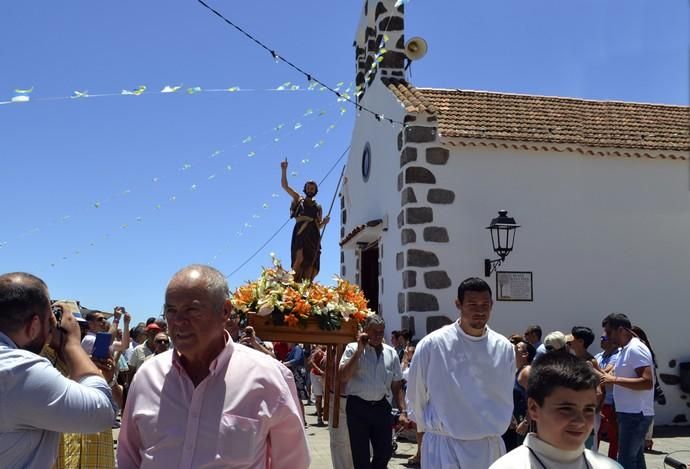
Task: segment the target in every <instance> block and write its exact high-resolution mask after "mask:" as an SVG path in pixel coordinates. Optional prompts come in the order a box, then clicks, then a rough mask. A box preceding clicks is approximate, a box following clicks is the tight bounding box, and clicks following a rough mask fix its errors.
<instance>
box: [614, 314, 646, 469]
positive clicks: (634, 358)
mask: <svg viewBox="0 0 690 469" xmlns="http://www.w3.org/2000/svg"><path fill="white" fill-rule="evenodd" d="M601 325H602V327H603V328H604V332H605V333H606V337H608V338H609V340H611V341H612V342H613V344H614V345H617V346H619V347H621V351H620V353H619V356H618V360H617V361H616V365H615V366H614V369H613V373H604V374H603V376H602V378H601V382H602V383H604V384H612V385H613V399H614V401H615V403H616V417H617V419H618V462H619V463H620V464H621V465H622V466H623V467H625V468H626V469H645V468H646V467H647V466H646V464H645V460H644V440H645V434H646V433H647V430H648V429H649V425H650V424H651V423H652V419H653V418H654V362H653V360H652V354H651V352H650V351H649V349H648V348H647V346H646V345H645V344H644V343H642V341H641V340H640V339H638V338H637V337H636V336H635V334H633V332H632V330H631V329H632V324H631V323H630V319H628V317H627V316H626V315H625V314H621V313H613V314H609V315H608V316H606V317H605V318H604V320H603V321H602V323H601Z"/></svg>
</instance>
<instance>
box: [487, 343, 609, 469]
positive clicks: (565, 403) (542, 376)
mask: <svg viewBox="0 0 690 469" xmlns="http://www.w3.org/2000/svg"><path fill="white" fill-rule="evenodd" d="M598 384H599V378H598V377H597V375H596V374H595V373H594V371H593V369H592V367H591V366H589V365H588V364H587V363H586V362H583V361H582V360H579V359H578V358H577V357H575V356H573V355H571V354H569V353H567V352H561V351H554V352H548V353H546V354H545V355H542V356H541V357H539V358H537V359H536V360H535V362H534V363H533V364H532V369H531V371H530V377H529V382H528V384H527V411H528V412H529V415H530V418H531V419H532V421H534V422H536V423H537V433H530V434H528V435H527V438H525V442H524V443H523V444H522V446H519V447H518V448H515V449H514V450H513V451H511V452H510V453H508V454H506V455H505V456H503V457H502V458H501V459H499V460H498V461H496V462H495V463H494V464H493V465H492V466H491V468H490V469H547V468H548V469H551V468H558V469H620V468H621V467H622V466H621V465H620V464H618V463H617V462H615V461H614V460H612V459H609V458H607V457H606V456H604V455H601V454H598V453H595V452H593V451H590V450H588V449H585V445H584V444H585V440H586V439H587V437H588V436H589V435H590V433H592V427H593V426H594V416H595V414H596V413H597V394H596V388H597V386H598Z"/></svg>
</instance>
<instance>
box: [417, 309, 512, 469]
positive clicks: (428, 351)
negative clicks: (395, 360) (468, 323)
mask: <svg viewBox="0 0 690 469" xmlns="http://www.w3.org/2000/svg"><path fill="white" fill-rule="evenodd" d="M409 376H410V377H409V381H410V383H411V384H412V386H409V385H408V388H407V397H408V399H409V402H410V407H411V408H412V410H413V412H414V415H415V419H416V421H417V431H419V432H424V433H425V435H424V444H423V445H422V467H429V468H438V469H445V468H449V469H450V468H460V467H462V468H469V469H474V468H487V467H489V466H490V465H491V463H492V462H494V461H495V460H496V459H498V458H499V457H501V456H502V455H503V454H504V453H505V446H504V444H503V440H502V439H501V435H502V434H503V433H504V432H505V431H506V429H507V428H508V425H509V424H510V420H511V417H512V412H513V385H514V380H515V351H514V349H513V345H512V344H511V343H510V342H509V341H508V339H506V338H505V337H503V336H502V335H500V334H498V333H496V332H494V331H492V330H491V329H489V328H488V327H487V328H486V332H485V334H484V335H483V336H481V337H473V336H470V335H467V334H465V333H464V332H463V331H462V329H460V326H459V324H458V322H455V323H453V324H450V325H448V326H445V327H442V328H441V329H438V330H436V331H434V332H432V333H431V334H429V335H427V336H426V337H424V338H423V339H422V340H421V341H420V342H419V344H418V345H417V348H416V350H415V354H414V358H413V359H412V363H411V366H410V375H409Z"/></svg>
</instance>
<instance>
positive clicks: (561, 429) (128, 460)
mask: <svg viewBox="0 0 690 469" xmlns="http://www.w3.org/2000/svg"><path fill="white" fill-rule="evenodd" d="M229 297H230V295H229V289H228V285H227V283H226V280H225V278H224V276H223V275H222V273H221V272H219V271H217V270H216V269H214V268H212V267H208V266H203V265H191V266H188V267H185V268H183V269H182V270H180V271H179V272H177V273H176V274H175V275H174V276H173V277H172V279H171V280H170V282H169V284H168V286H167V289H166V291H165V303H164V310H163V315H162V317H161V318H155V317H152V318H149V319H148V320H147V321H146V322H142V323H139V324H136V325H132V324H131V315H130V313H129V312H128V311H126V309H125V308H123V307H116V308H114V311H113V313H112V314H109V313H104V312H101V311H95V310H88V309H85V308H81V307H79V305H78V304H77V303H76V302H70V301H56V302H51V300H50V295H49V292H48V287H47V285H46V284H45V283H44V282H43V281H42V280H41V279H39V278H37V277H35V276H33V275H31V274H28V273H9V274H5V275H0V376H1V377H2V379H1V380H0V467H3V468H14V467H17V468H25V467H28V468H51V467H56V468H98V469H101V468H110V467H120V468H139V467H141V468H168V467H184V468H202V467H237V468H259V467H261V468H264V467H273V468H290V469H300V468H307V467H308V466H309V464H310V453H309V448H308V444H307V439H306V433H305V430H304V428H305V426H306V419H305V408H304V404H305V402H306V403H307V404H311V401H312V397H313V401H314V405H315V410H316V412H315V416H316V417H317V425H318V426H325V425H328V430H329V437H330V446H331V460H332V466H333V468H334V469H351V468H352V469H360V468H361V469H365V468H366V469H369V468H371V469H378V468H385V467H387V465H388V463H389V461H390V459H391V457H392V455H393V437H392V429H393V428H394V427H395V426H396V425H397V426H399V427H409V428H410V429H411V432H412V433H413V434H414V435H415V438H416V441H417V453H416V454H415V455H414V456H412V457H411V458H410V459H409V460H408V464H410V465H421V466H422V467H424V468H460V467H463V468H464V467H470V468H495V469H503V468H522V467H524V468H542V469H546V468H554V467H558V468H593V469H595V468H617V467H624V468H625V469H637V468H644V467H646V466H645V462H644V451H645V449H646V448H647V449H648V448H650V447H651V444H652V443H651V429H652V427H653V416H654V402H655V400H656V401H658V400H660V399H662V398H663V392H662V391H661V388H660V387H659V386H658V383H657V380H656V377H655V362H654V354H653V352H652V350H651V346H650V344H649V341H648V339H647V337H646V334H644V331H642V330H641V329H640V328H639V327H636V326H633V325H632V323H631V321H630V319H629V318H628V317H627V316H626V315H624V314H619V313H614V314H609V315H608V316H606V317H605V318H603V320H602V323H601V327H602V334H601V336H600V341H599V344H600V348H601V351H600V352H598V353H596V354H594V355H593V354H592V353H590V351H589V349H590V347H591V346H592V344H593V343H594V342H595V339H596V334H595V333H594V331H593V330H592V329H591V328H589V327H586V326H576V327H573V328H572V329H571V330H570V331H569V333H567V334H566V333H564V332H560V331H553V332H550V333H549V334H546V335H545V336H544V338H543V340H542V329H541V327H539V326H537V325H531V326H528V327H527V328H526V329H525V331H524V333H523V334H513V335H511V336H509V337H505V336H503V335H501V334H499V333H497V332H496V331H494V330H492V329H491V328H490V327H489V320H490V317H491V311H492V307H493V301H492V292H491V288H490V287H489V285H488V284H487V283H486V282H484V281H483V280H481V279H478V278H469V279H466V280H465V281H463V282H462V283H461V284H460V286H459V287H458V294H457V298H456V300H455V307H456V308H457V310H458V313H459V314H458V316H459V317H458V320H457V321H455V322H453V323H452V324H449V325H447V326H444V327H442V328H440V329H438V330H436V331H434V332H432V333H430V334H428V335H426V336H425V337H423V338H421V340H419V341H414V340H413V336H412V333H411V332H410V331H408V330H402V331H397V330H396V331H393V332H392V333H391V334H390V338H389V340H388V341H387V340H386V330H385V326H386V325H385V322H384V320H383V318H382V317H381V316H379V315H373V316H370V317H368V318H367V319H366V321H365V324H364V326H363V330H362V331H361V332H360V333H359V335H358V337H357V340H356V341H355V342H352V343H350V344H348V345H347V347H346V348H345V350H344V353H343V354H342V357H341V359H340V362H339V363H338V365H337V366H338V371H339V373H338V375H339V379H340V381H341V386H340V389H341V393H340V395H335V394H334V390H335V389H336V386H335V384H336V383H335V374H330V376H331V380H330V382H325V375H326V373H325V369H326V363H327V359H328V357H327V352H326V348H325V347H324V346H323V345H318V344H296V343H279V342H274V343H270V342H267V341H263V340H261V338H260V337H257V334H256V332H255V331H254V330H253V328H251V327H247V326H245V325H244V324H242V323H241V318H240V316H239V315H238V314H236V313H235V312H234V311H233V309H232V304H231V302H230V300H229ZM110 319H112V320H110ZM120 326H122V327H120ZM103 337H107V339H103ZM102 340H107V341H108V342H107V344H106V353H105V354H101V353H97V350H99V347H100V346H99V344H100V343H101V341H102ZM101 345H102V344H101ZM327 393H330V396H329V402H330V405H331V407H330V409H328V410H329V412H328V414H329V415H330V416H331V418H329V419H328V422H326V419H325V417H324V415H325V410H326V409H324V401H325V399H324V396H325V395H326V394H327ZM336 400H338V402H339V405H340V407H339V412H340V414H339V420H340V425H338V426H337V427H336V426H335V425H333V420H334V419H333V411H334V403H335V402H336ZM120 415H121V423H120V418H118V417H119V416H120ZM120 425H121V428H120V432H119V440H118V442H117V443H118V444H117V451H115V446H114V441H113V428H116V427H117V426H120ZM604 440H605V441H608V443H609V445H608V454H607V456H608V457H607V456H605V455H603V454H599V453H598V444H599V442H600V441H604ZM616 461H617V462H616Z"/></svg>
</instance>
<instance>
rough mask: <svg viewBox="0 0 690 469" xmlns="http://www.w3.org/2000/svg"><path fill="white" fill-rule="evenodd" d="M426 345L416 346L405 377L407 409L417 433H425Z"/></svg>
mask: <svg viewBox="0 0 690 469" xmlns="http://www.w3.org/2000/svg"><path fill="white" fill-rule="evenodd" d="M427 343H428V342H427ZM427 343H425V342H420V343H419V344H418V345H417V349H416V350H415V353H414V356H413V357H412V362H411V363H410V368H409V373H408V376H407V400H408V402H409V404H408V407H409V408H411V409H412V412H414V416H415V421H416V423H417V432H419V433H423V432H425V431H426V428H425V426H424V408H425V407H426V404H427V402H428V401H429V394H428V389H427V383H426V374H427V372H428V370H429V358H428V356H427V353H426V349H427V347H425V345H427Z"/></svg>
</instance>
